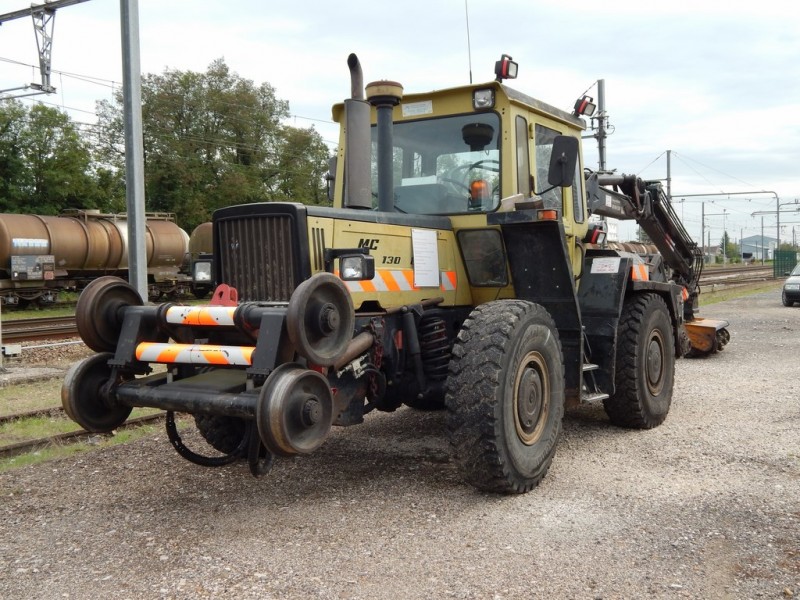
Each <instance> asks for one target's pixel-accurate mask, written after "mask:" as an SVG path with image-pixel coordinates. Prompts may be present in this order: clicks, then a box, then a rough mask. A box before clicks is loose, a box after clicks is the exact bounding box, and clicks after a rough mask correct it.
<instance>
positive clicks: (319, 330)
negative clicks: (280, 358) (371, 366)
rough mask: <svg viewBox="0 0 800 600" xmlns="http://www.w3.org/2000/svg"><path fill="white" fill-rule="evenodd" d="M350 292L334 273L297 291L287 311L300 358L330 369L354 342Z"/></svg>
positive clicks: (313, 279) (316, 277)
mask: <svg viewBox="0 0 800 600" xmlns="http://www.w3.org/2000/svg"><path fill="white" fill-rule="evenodd" d="M354 325H355V310H354V309H353V300H352V298H351V297H350V292H349V291H348V290H347V287H346V286H345V285H344V283H343V282H342V280H341V279H339V278H338V277H336V276H335V275H333V274H331V273H317V274H316V275H314V276H313V277H311V278H309V279H306V280H305V281H304V282H303V283H301V284H300V285H299V286H297V288H296V289H295V291H294V293H292V297H291V298H290V299H289V307H288V308H287V309H286V331H287V333H288V334H289V339H290V340H291V341H292V344H294V347H295V349H296V350H297V352H298V354H300V356H303V357H304V358H307V359H308V360H309V361H310V362H312V363H314V364H317V365H323V366H326V367H329V366H331V365H333V364H335V363H336V361H337V360H338V359H339V358H341V356H342V355H343V354H344V351H345V350H346V349H347V344H349V343H350V340H352V339H353V326H354Z"/></svg>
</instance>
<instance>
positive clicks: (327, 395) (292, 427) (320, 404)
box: [256, 363, 333, 456]
mask: <svg viewBox="0 0 800 600" xmlns="http://www.w3.org/2000/svg"><path fill="white" fill-rule="evenodd" d="M256 423H257V426H258V433H259V435H260V436H261V441H262V442H263V443H264V446H265V447H266V448H267V449H268V450H269V451H270V452H272V453H273V454H277V455H278V456H294V455H297V454H309V453H311V452H313V451H314V450H316V449H317V448H319V447H320V446H321V445H322V443H323V442H324V441H325V440H326V439H327V437H328V434H329V433H330V430H331V425H332V424H333V394H332V392H331V389H330V386H329V385H328V381H327V380H326V379H325V378H324V377H323V376H322V375H320V374H319V373H317V372H316V371H312V370H310V369H306V368H304V367H301V366H300V365H298V364H296V363H286V364H283V365H281V366H280V367H278V368H277V369H275V370H274V371H273V372H272V373H271V374H270V376H269V377H268V378H267V381H266V383H265V384H264V387H263V388H262V390H261V393H260V394H259V400H258V404H257V405H256Z"/></svg>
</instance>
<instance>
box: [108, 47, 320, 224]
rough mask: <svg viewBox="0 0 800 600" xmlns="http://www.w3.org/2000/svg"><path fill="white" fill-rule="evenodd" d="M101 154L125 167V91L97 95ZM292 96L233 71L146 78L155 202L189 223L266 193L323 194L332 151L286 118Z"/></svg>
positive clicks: (152, 206) (150, 204)
mask: <svg viewBox="0 0 800 600" xmlns="http://www.w3.org/2000/svg"><path fill="white" fill-rule="evenodd" d="M98 115H99V123H100V132H101V134H100V135H101V146H100V157H101V159H102V160H103V161H104V162H105V163H107V164H108V165H112V166H114V167H115V168H116V169H117V171H118V172H122V170H123V166H124V135H123V114H122V98H121V95H118V97H117V98H116V100H115V102H114V103H113V104H112V103H110V102H108V101H103V102H100V103H98ZM288 116H289V104H288V103H287V102H286V101H284V100H280V99H279V98H277V96H276V93H275V89H274V88H273V87H272V86H271V85H270V84H268V83H262V84H260V85H256V84H255V83H253V81H251V80H247V79H243V78H242V77H240V76H239V75H237V74H236V73H232V72H231V71H230V69H229V68H228V66H227V65H226V64H225V61H224V60H223V59H218V60H215V61H214V62H212V63H211V65H210V66H209V67H208V70H207V71H206V72H205V73H196V72H192V71H178V70H169V69H168V70H166V71H165V72H164V73H163V74H161V75H153V74H149V75H146V76H144V77H143V79H142V124H143V134H144V154H145V194H146V203H147V208H148V210H151V211H164V212H174V213H176V214H177V216H178V222H179V223H180V224H181V226H182V227H184V228H185V229H187V230H191V229H192V228H194V227H195V226H197V225H198V224H200V223H201V222H203V221H207V220H209V219H210V218H211V213H212V212H213V211H214V210H216V209H217V208H220V207H223V206H228V205H231V204H241V203H246V202H258V201H264V200H294V201H301V202H311V203H319V202H320V201H322V199H324V195H325V188H324V182H323V174H324V171H325V168H326V166H327V165H326V159H327V155H328V151H327V148H326V147H325V145H324V144H323V143H322V140H321V138H320V136H319V134H317V133H316V131H314V130H313V129H310V130H303V129H296V128H293V127H286V126H283V125H282V124H281V121H282V120H283V119H285V118H286V117H288Z"/></svg>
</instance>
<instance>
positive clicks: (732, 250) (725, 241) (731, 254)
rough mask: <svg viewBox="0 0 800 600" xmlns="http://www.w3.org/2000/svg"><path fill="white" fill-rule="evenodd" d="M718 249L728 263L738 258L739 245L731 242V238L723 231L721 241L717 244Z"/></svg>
mask: <svg viewBox="0 0 800 600" xmlns="http://www.w3.org/2000/svg"><path fill="white" fill-rule="evenodd" d="M719 247H720V248H721V249H722V250H723V252H724V255H723V256H724V257H725V258H727V259H728V260H729V261H730V260H732V259H736V258H737V257H738V256H739V245H738V244H735V243H733V242H731V238H730V236H729V235H728V232H727V231H725V232H723V234H722V240H721V241H720V243H719Z"/></svg>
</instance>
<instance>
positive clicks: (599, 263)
mask: <svg viewBox="0 0 800 600" xmlns="http://www.w3.org/2000/svg"><path fill="white" fill-rule="evenodd" d="M619 261H620V259H619V257H618V256H611V257H607V258H595V259H594V260H593V261H592V270H591V271H590V272H591V273H613V274H616V273H617V272H619Z"/></svg>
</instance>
